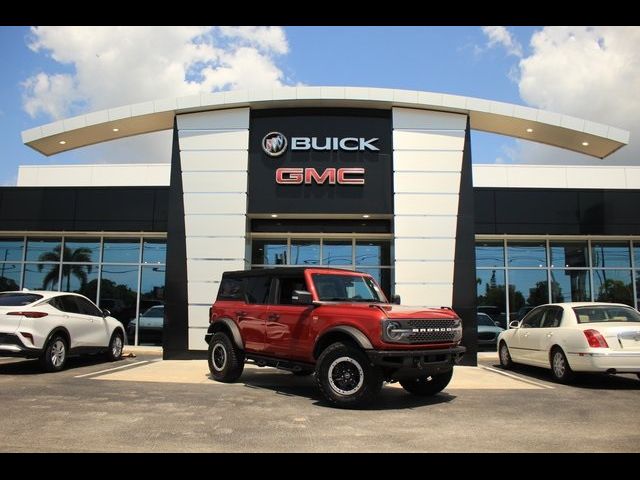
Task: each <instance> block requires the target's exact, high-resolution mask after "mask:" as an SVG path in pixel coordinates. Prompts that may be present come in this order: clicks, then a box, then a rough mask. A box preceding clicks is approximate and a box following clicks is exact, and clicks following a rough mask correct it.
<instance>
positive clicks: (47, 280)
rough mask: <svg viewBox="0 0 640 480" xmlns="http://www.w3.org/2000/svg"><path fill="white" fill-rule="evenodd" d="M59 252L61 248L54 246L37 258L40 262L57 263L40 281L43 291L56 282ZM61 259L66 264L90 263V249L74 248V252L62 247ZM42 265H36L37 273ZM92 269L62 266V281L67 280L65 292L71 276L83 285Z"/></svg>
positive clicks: (86, 266)
mask: <svg viewBox="0 0 640 480" xmlns="http://www.w3.org/2000/svg"><path fill="white" fill-rule="evenodd" d="M60 250H61V246H60V245H58V246H56V247H55V248H54V249H53V251H51V252H46V253H43V254H42V255H40V256H39V257H38V260H39V261H40V262H58V263H57V265H54V266H53V269H51V271H50V272H49V273H47V275H46V276H45V277H44V279H43V280H42V288H43V289H44V290H46V289H47V285H49V284H51V286H52V287H53V285H55V284H56V283H57V281H58V276H59V274H60ZM63 258H64V260H65V261H67V262H90V261H91V249H90V248H86V247H80V248H76V249H75V250H73V251H72V250H71V249H70V248H67V247H64V251H63ZM43 268H44V265H43V264H42V263H39V264H38V272H42V269H43ZM92 269H93V265H69V264H63V265H62V280H63V281H64V278H65V277H66V279H67V288H66V289H65V291H67V292H68V291H69V289H70V288H71V275H73V276H75V277H76V278H77V279H78V280H80V284H81V285H84V284H85V283H87V273H91V270H92Z"/></svg>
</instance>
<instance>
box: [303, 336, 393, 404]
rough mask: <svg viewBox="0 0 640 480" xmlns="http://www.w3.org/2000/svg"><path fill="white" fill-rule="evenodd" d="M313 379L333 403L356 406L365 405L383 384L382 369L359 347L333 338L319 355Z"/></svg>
mask: <svg viewBox="0 0 640 480" xmlns="http://www.w3.org/2000/svg"><path fill="white" fill-rule="evenodd" d="M315 373H316V383H317V384H318V387H319V388H320V391H321V392H322V395H323V396H324V398H325V399H326V400H327V401H328V402H329V403H330V404H331V405H333V406H336V407H340V408H355V407H361V406H364V405H366V404H367V403H369V402H371V400H373V398H374V397H375V396H376V395H377V394H378V393H379V392H380V389H381V388H382V371H381V370H380V368H378V367H376V366H374V365H372V364H371V362H370V361H369V358H368V357H367V355H365V353H364V352H363V351H362V350H360V349H359V348H357V347H355V346H353V345H350V344H347V343H343V342H336V343H333V344H331V345H329V346H328V347H327V348H326V349H325V350H324V351H323V352H322V353H321V354H320V357H319V358H318V362H317V364H316V372H315Z"/></svg>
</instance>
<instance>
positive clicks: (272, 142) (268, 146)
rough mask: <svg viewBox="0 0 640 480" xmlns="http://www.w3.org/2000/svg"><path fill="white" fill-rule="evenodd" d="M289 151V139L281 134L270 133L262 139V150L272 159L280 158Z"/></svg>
mask: <svg viewBox="0 0 640 480" xmlns="http://www.w3.org/2000/svg"><path fill="white" fill-rule="evenodd" d="M286 149H287V137H285V136H284V135H283V134H281V133H280V132H269V133H267V134H266V135H265V136H264V138H263V139H262V150H264V153H266V154H267V155H269V156H270V157H279V156H280V155H282V154H283V153H284V152H285V150H286Z"/></svg>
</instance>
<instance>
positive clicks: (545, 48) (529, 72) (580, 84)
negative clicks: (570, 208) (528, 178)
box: [518, 27, 640, 165]
mask: <svg viewBox="0 0 640 480" xmlns="http://www.w3.org/2000/svg"><path fill="white" fill-rule="evenodd" d="M639 44H640V27H545V28H543V29H542V30H540V31H538V32H536V33H535V34H534V35H533V36H532V38H531V48H532V53H531V55H530V56H528V57H526V58H523V59H522V60H521V61H520V65H519V68H520V78H519V81H518V86H519V89H520V95H521V97H522V99H523V100H524V101H525V102H527V103H528V104H529V105H532V106H534V107H537V108H541V109H544V110H551V111H556V112H561V113H564V114H568V115H573V116H576V117H580V118H585V119H587V120H591V121H594V122H598V123H604V124H607V125H612V126H615V127H619V128H623V129H626V130H630V131H631V140H630V142H631V143H630V144H629V145H628V146H626V147H623V148H622V149H621V150H619V151H618V152H617V153H614V154H613V155H611V156H610V157H607V158H605V159H604V160H599V159H593V158H592V157H588V156H585V155H581V154H574V153H571V152H568V151H565V150H560V149H557V148H551V147H547V146H543V145H537V144H531V143H529V142H519V143H520V155H519V159H518V161H520V162H524V163H573V164H586V163H595V164H599V165H610V164H611V165H613V164H619V165H622V164H627V165H630V164H635V165H638V164H640V97H639V96H638V93H637V92H638V91H640V50H638V45H639Z"/></svg>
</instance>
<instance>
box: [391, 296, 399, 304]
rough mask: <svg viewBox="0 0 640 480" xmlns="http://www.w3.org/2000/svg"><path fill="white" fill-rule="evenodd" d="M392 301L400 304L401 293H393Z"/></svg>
mask: <svg viewBox="0 0 640 480" xmlns="http://www.w3.org/2000/svg"><path fill="white" fill-rule="evenodd" d="M391 303H395V304H396V305H400V295H392V296H391Z"/></svg>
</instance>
